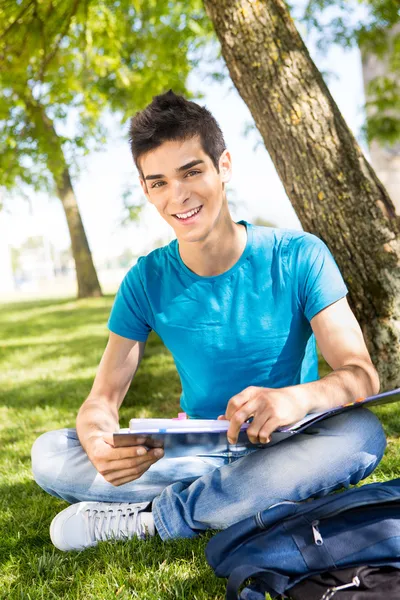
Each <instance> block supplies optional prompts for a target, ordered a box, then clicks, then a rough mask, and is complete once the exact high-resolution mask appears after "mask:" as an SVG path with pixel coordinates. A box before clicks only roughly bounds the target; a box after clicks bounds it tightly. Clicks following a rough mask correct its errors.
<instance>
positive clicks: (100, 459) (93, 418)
mask: <svg viewBox="0 0 400 600" xmlns="http://www.w3.org/2000/svg"><path fill="white" fill-rule="evenodd" d="M144 348H145V342H137V341H134V340H129V339H127V338H124V337H121V336H119V335H116V334H115V333H110V338H109V341H108V344H107V346H106V349H105V351H104V354H103V357H102V359H101V361H100V365H99V368H98V371H97V374H96V378H95V380H94V383H93V387H92V389H91V392H90V394H89V396H88V398H87V399H86V400H85V402H84V403H83V404H82V406H81V408H80V409H79V412H78V416H77V419H76V429H77V433H78V437H79V440H80V442H81V444H82V446H83V448H84V450H85V451H86V453H87V455H88V457H89V459H90V461H91V462H92V464H93V465H94V467H95V468H96V469H97V471H98V472H99V473H100V474H101V475H103V477H104V478H105V479H106V480H107V481H108V482H109V483H112V484H113V485H116V486H118V485H122V484H124V483H127V482H129V481H133V480H134V479H138V478H139V477H140V476H141V475H142V474H143V473H144V472H145V471H147V469H148V468H149V467H150V466H151V465H152V464H153V463H155V462H156V461H157V460H159V459H160V458H161V457H162V456H163V451H162V450H161V449H160V448H157V449H153V450H147V449H146V448H145V447H144V446H131V447H128V448H114V447H113V433H114V432H115V431H118V429H119V423H118V409H119V407H120V406H121V404H122V402H123V400H124V398H125V395H126V392H127V391H128V388H129V385H130V383H131V381H132V378H133V376H134V375H135V373H136V371H137V368H138V366H139V363H140V361H141V359H142V356H143V353H144Z"/></svg>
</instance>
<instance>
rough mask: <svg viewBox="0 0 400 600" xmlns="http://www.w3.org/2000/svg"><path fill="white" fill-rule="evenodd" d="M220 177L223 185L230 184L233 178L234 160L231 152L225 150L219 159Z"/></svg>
mask: <svg viewBox="0 0 400 600" xmlns="http://www.w3.org/2000/svg"><path fill="white" fill-rule="evenodd" d="M219 175H220V177H221V181H222V183H228V181H230V180H231V177H232V159H231V155H230V152H229V151H228V150H224V151H223V153H222V154H221V156H220V157H219Z"/></svg>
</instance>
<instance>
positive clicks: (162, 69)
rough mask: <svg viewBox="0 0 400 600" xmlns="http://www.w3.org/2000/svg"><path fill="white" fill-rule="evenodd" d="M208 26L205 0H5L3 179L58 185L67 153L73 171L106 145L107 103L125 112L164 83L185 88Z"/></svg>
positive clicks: (1, 21)
mask: <svg viewBox="0 0 400 600" xmlns="http://www.w3.org/2000/svg"><path fill="white" fill-rule="evenodd" d="M210 36H212V30H211V25H210V23H209V21H208V19H207V18H206V17H205V14H204V10H203V7H202V4H201V2H200V0H190V1H189V2H185V1H184V0H181V1H180V0H178V1H176V2H175V1H171V0H133V1H132V0H115V1H112V2H106V1H103V0H4V1H3V2H2V3H1V5H0V185H2V186H4V187H5V188H6V189H8V190H12V189H15V188H21V187H22V188H23V187H24V186H26V185H28V186H30V187H33V189H34V190H36V191H37V190H47V191H53V189H54V179H55V177H56V176H57V174H59V175H60V176H61V172H62V170H63V163H64V160H65V161H66V163H67V166H68V168H69V169H70V172H72V174H76V172H77V170H78V167H79V164H80V161H81V158H82V156H83V155H85V154H87V153H88V152H89V151H91V150H93V149H98V148H101V147H102V145H103V144H104V142H105V139H106V133H107V127H106V125H105V123H106V120H107V119H106V117H107V112H109V111H111V112H113V113H118V114H119V115H120V117H121V120H122V121H124V120H125V119H127V118H128V117H129V116H131V115H132V114H133V113H134V112H135V111H136V110H138V109H140V108H142V107H143V106H144V105H145V104H147V103H148V102H149V101H150V100H151V98H152V96H153V95H154V94H156V93H160V92H162V91H165V89H168V88H170V87H172V88H173V89H174V90H175V91H177V92H185V93H186V94H188V91H187V89H186V80H187V76H188V74H189V72H190V71H191V69H192V68H193V67H195V66H196V65H197V63H198V60H199V54H200V51H201V50H200V49H201V46H202V45H203V44H204V43H205V42H206V41H207V40H208V39H209V38H210ZM46 119H47V125H48V127H47V129H48V128H49V127H51V125H52V126H53V127H54V129H55V131H56V133H57V137H58V139H59V141H60V145H59V147H57V146H58V144H54V136H53V138H52V137H51V136H49V135H48V131H46ZM64 166H65V163H64Z"/></svg>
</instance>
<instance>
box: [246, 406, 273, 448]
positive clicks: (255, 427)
mask: <svg viewBox="0 0 400 600" xmlns="http://www.w3.org/2000/svg"><path fill="white" fill-rule="evenodd" d="M270 418H271V414H270V413H269V412H268V411H266V410H264V411H263V412H260V413H258V414H257V415H256V416H255V417H254V419H253V420H252V422H251V424H250V425H249V427H248V428H247V430H246V433H247V437H248V438H249V440H250V442H251V443H252V444H259V443H260V440H259V433H260V430H261V429H262V428H263V427H264V425H265V423H266V422H267V421H268V419H270Z"/></svg>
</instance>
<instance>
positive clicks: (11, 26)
mask: <svg viewBox="0 0 400 600" xmlns="http://www.w3.org/2000/svg"><path fill="white" fill-rule="evenodd" d="M34 3H35V0H31V2H28V4H27V5H26V6H25V7H24V8H23V9H22V10H21V11H20V13H19V15H18V16H17V17H16V19H15V20H14V21H13V22H12V23H10V25H9V26H8V27H7V28H6V29H5V30H4V31H3V33H2V34H1V35H0V40H2V39H3V38H5V37H6V35H7V34H8V33H9V32H10V31H11V29H12V28H13V27H14V26H15V25H16V24H17V23H18V21H19V20H20V18H21V17H23V16H24V14H25V13H26V12H27V10H28V9H29V8H30V7H31V6H32V4H34Z"/></svg>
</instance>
